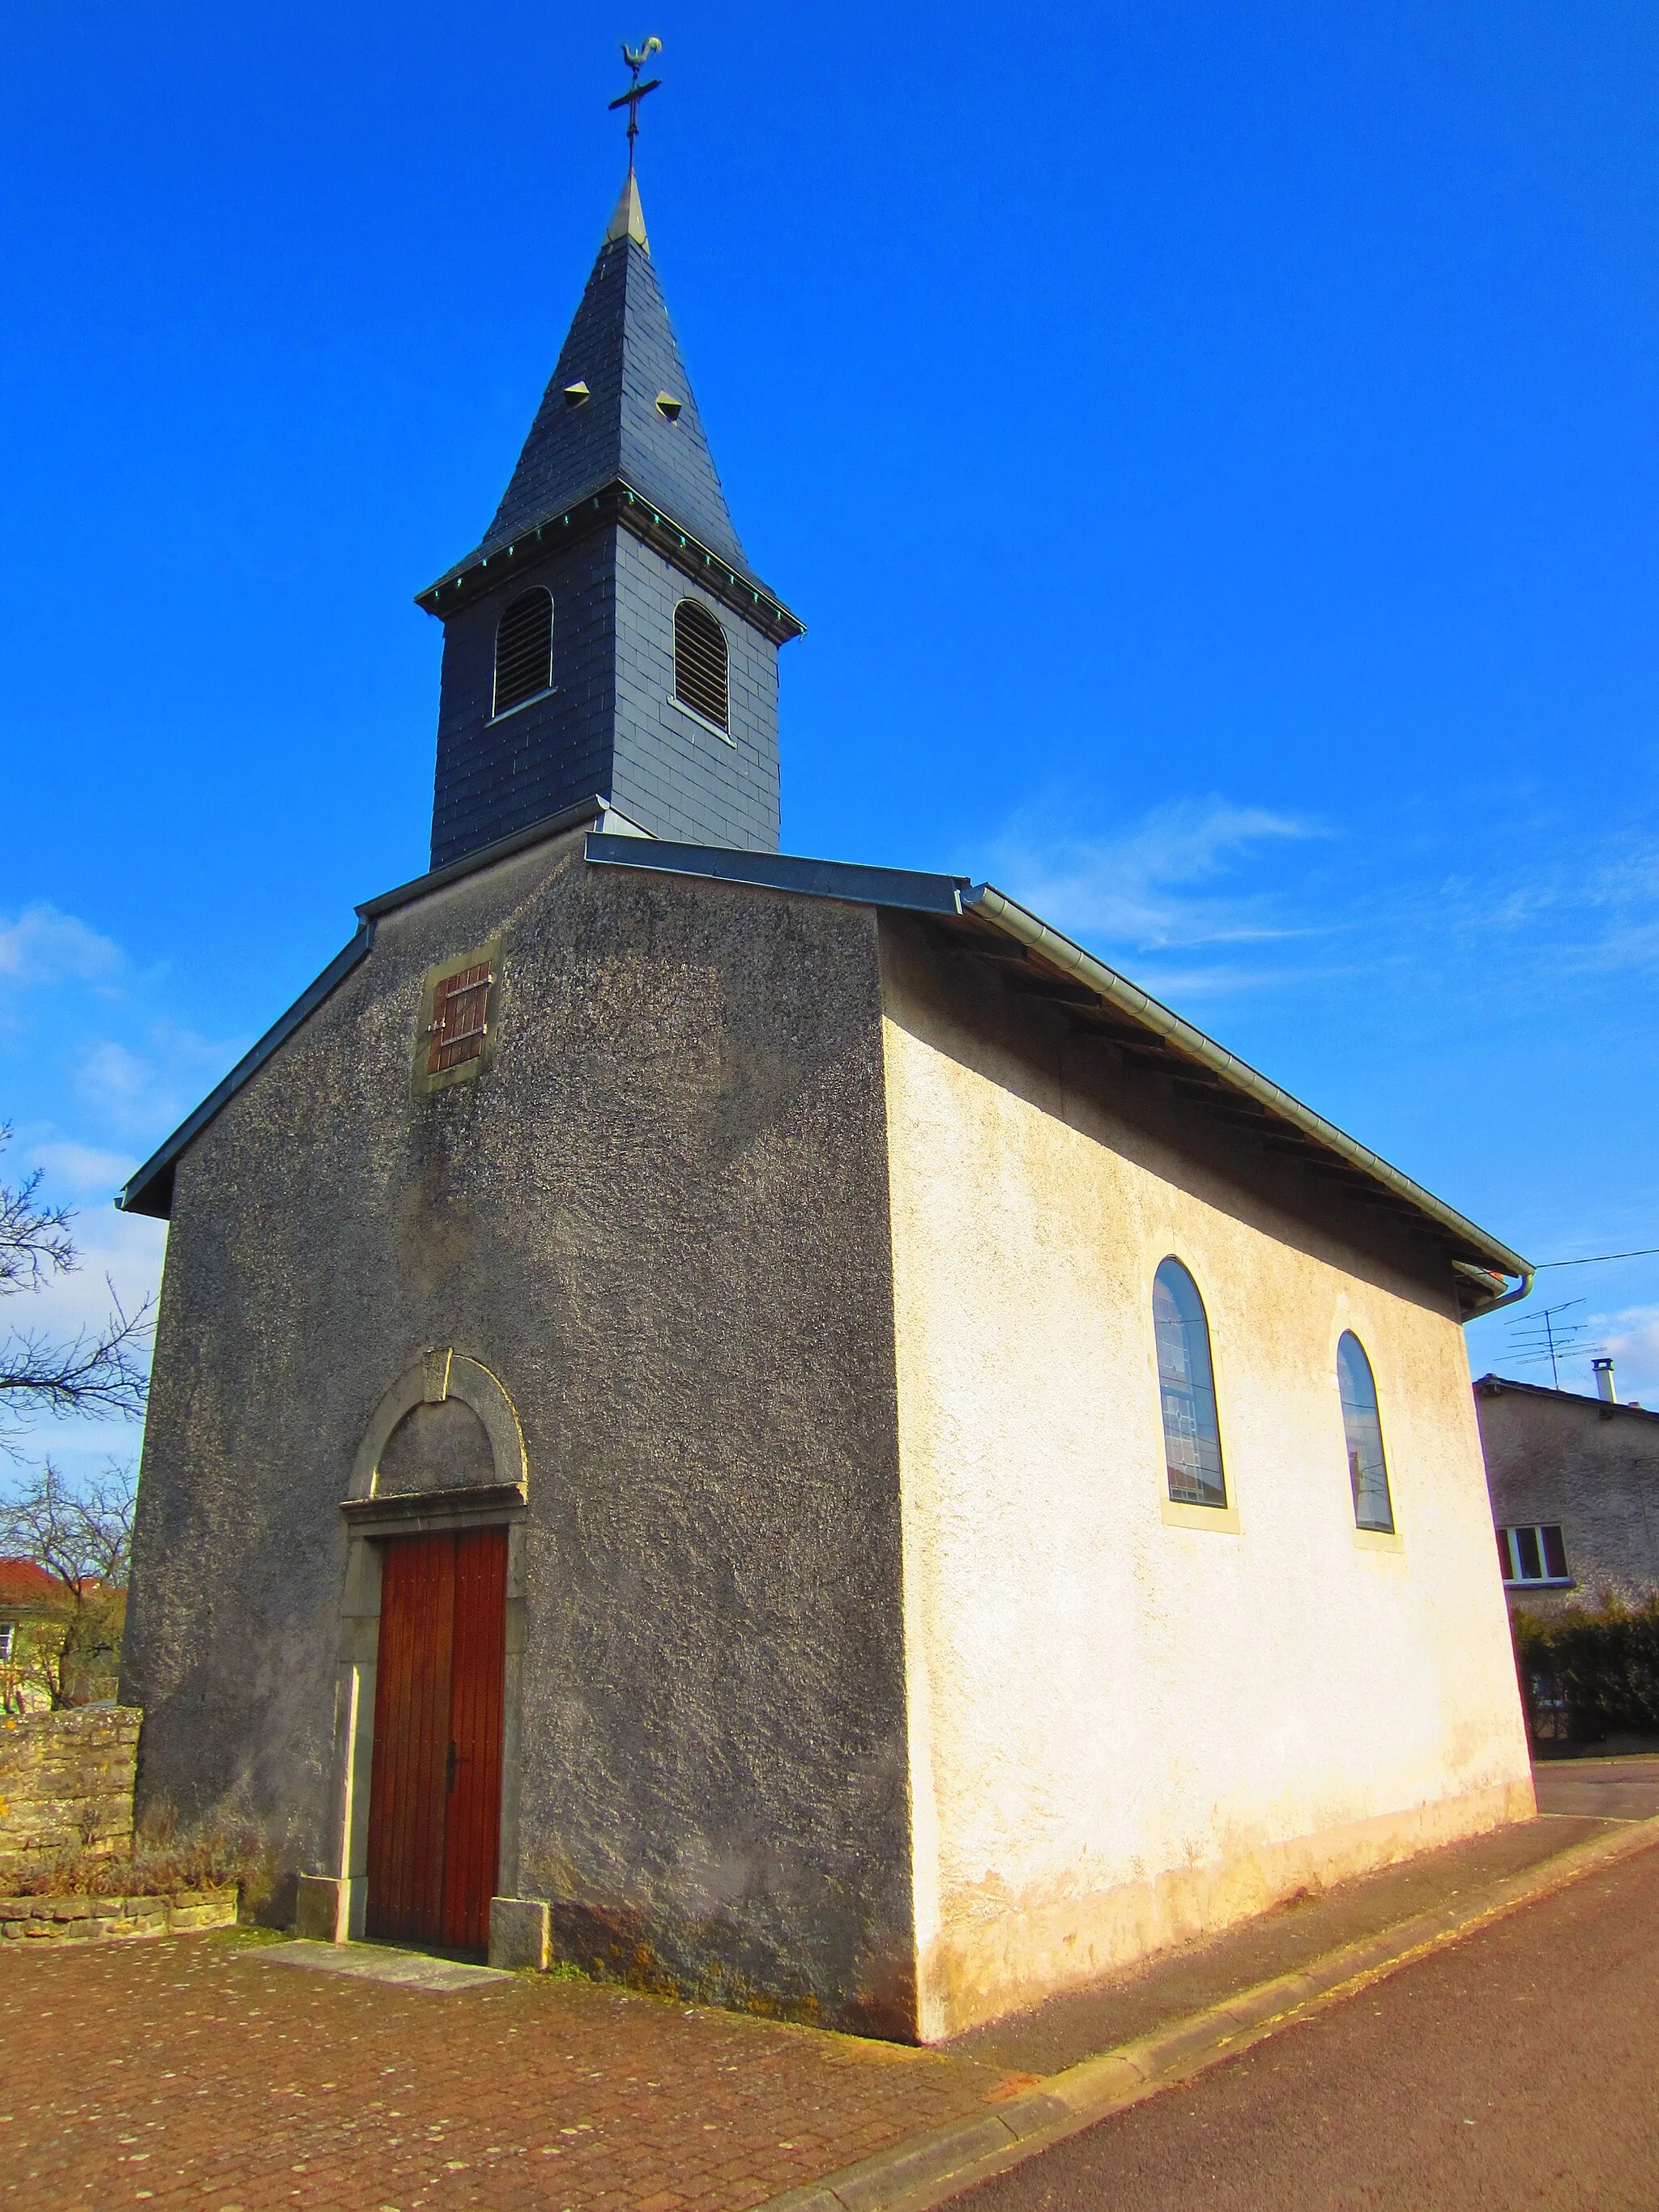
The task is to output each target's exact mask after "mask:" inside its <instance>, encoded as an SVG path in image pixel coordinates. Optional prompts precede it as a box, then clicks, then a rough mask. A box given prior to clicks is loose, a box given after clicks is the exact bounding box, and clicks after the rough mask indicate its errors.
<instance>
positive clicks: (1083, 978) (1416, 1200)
mask: <svg viewBox="0 0 1659 2212" xmlns="http://www.w3.org/2000/svg"><path fill="white" fill-rule="evenodd" d="M962 903H963V909H964V911H971V912H973V913H975V914H976V915H980V916H981V918H982V919H983V920H985V921H987V922H989V923H990V924H991V925H992V927H994V928H997V929H1000V930H1001V931H1003V932H1004V933H1006V935H1008V936H1010V937H1013V938H1016V939H1018V941H1019V942H1020V943H1021V944H1023V945H1027V946H1029V947H1030V949H1031V950H1032V951H1036V952H1039V953H1041V955H1042V957H1043V958H1044V959H1045V960H1048V961H1050V962H1052V963H1053V964H1054V966H1055V967H1056V968H1059V969H1062V970H1063V971H1064V972H1065V973H1066V974H1067V975H1073V976H1075V977H1076V979H1077V980H1078V981H1079V982H1080V983H1083V984H1085V985H1086V986H1087V987H1088V988H1089V989H1090V990H1091V991H1093V992H1094V993H1096V994H1097V996H1098V997H1099V998H1100V999H1101V1000H1103V1002H1104V1003H1105V1004H1106V1005H1108V1006H1112V1007H1114V1008H1115V1010H1116V1011H1117V1012H1120V1013H1122V1014H1126V1015H1127V1016H1128V1017H1129V1018H1131V1019H1132V1020H1133V1021H1136V1022H1138V1023H1139V1024H1141V1025H1142V1026H1143V1027H1145V1028H1147V1029H1150V1030H1152V1031H1153V1032H1154V1033H1155V1034H1156V1035H1158V1036H1161V1037H1164V1038H1165V1039H1166V1040H1167V1041H1168V1042H1170V1043H1171V1044H1173V1045H1175V1046H1176V1047H1177V1048H1179V1050H1180V1051H1181V1052H1182V1054H1184V1055H1185V1056H1186V1057H1187V1058H1188V1059H1189V1060H1196V1061H1197V1062H1198V1063H1199V1065H1200V1066H1203V1067H1207V1068H1208V1069H1209V1070H1210V1071H1211V1073H1212V1074H1214V1075H1217V1076H1218V1077H1219V1078H1220V1079H1221V1080H1222V1081H1223V1082H1224V1083H1225V1084H1226V1085H1228V1087H1229V1088H1230V1089H1231V1090H1234V1091H1243V1093H1244V1094H1245V1095H1246V1097H1250V1098H1253V1099H1255V1102H1256V1103H1257V1104H1258V1105H1261V1106H1264V1107H1266V1108H1267V1110H1268V1112H1269V1113H1271V1114H1273V1115H1277V1116H1278V1118H1279V1120H1281V1121H1288V1122H1289V1123H1290V1124H1291V1126H1292V1127H1294V1128H1297V1129H1298V1130H1300V1132H1301V1133H1302V1134H1303V1135H1304V1136H1305V1137H1309V1138H1310V1139H1312V1140H1313V1141H1314V1142H1315V1143H1316V1144H1317V1145H1319V1146H1321V1147H1322V1149H1323V1150H1325V1151H1327V1152H1334V1154H1335V1155H1336V1157H1337V1158H1339V1159H1340V1160H1342V1161H1343V1162H1344V1163H1345V1164H1346V1165H1347V1166H1349V1167H1352V1168H1357V1169H1358V1170H1360V1172H1361V1173H1363V1174H1364V1175H1366V1176H1369V1177H1370V1179H1371V1180H1372V1181H1373V1182H1378V1183H1380V1184H1381V1185H1382V1186H1383V1188H1384V1189H1385V1190H1387V1191H1389V1193H1390V1194H1392V1195H1393V1196H1394V1197H1395V1198H1399V1199H1402V1200H1405V1201H1406V1203H1407V1205H1409V1206H1412V1207H1413V1209H1414V1210H1415V1211H1416V1212H1419V1213H1420V1214H1422V1215H1423V1216H1425V1218H1426V1219H1427V1220H1428V1221H1430V1222H1431V1223H1432V1225H1434V1227H1435V1228H1436V1229H1437V1231H1439V1232H1440V1233H1441V1234H1442V1235H1443V1236H1449V1237H1452V1238H1453V1239H1454V1240H1455V1242H1456V1243H1459V1244H1461V1245H1462V1246H1464V1247H1465V1248H1466V1249H1467V1250H1468V1253H1469V1254H1470V1255H1471V1256H1473V1257H1474V1259H1475V1260H1476V1261H1479V1262H1480V1263H1481V1271H1482V1272H1484V1270H1485V1268H1486V1267H1488V1266H1490V1267H1493V1268H1494V1269H1496V1270H1497V1271H1498V1272H1500V1273H1502V1274H1504V1275H1506V1276H1508V1275H1516V1276H1519V1277H1521V1278H1522V1282H1523V1285H1524V1286H1525V1287H1526V1288H1530V1286H1531V1280H1532V1273H1533V1271H1532V1268H1531V1267H1530V1265H1529V1264H1528V1261H1525V1260H1523V1259H1522V1257H1521V1255H1520V1254H1519V1253H1517V1252H1512V1251H1510V1249H1509V1247H1508V1245H1506V1244H1500V1243H1498V1239H1497V1238H1496V1237H1492V1236H1490V1235H1489V1234H1488V1233H1487V1231H1486V1230H1484V1229H1482V1228H1480V1226H1479V1225H1478V1224H1476V1223H1475V1222H1473V1221H1471V1220H1469V1219H1468V1217H1467V1216H1466V1215H1464V1214H1462V1213H1459V1212H1457V1211H1456V1209H1455V1207H1454V1206H1448V1205H1446V1204H1445V1203H1444V1201H1443V1200H1440V1199H1437V1197H1435V1195H1434V1194H1433V1192H1432V1191H1428V1190H1425V1189H1424V1188H1423V1186H1422V1184H1421V1183H1419V1182H1413V1180H1412V1178H1411V1176H1408V1175H1406V1174H1405V1173H1403V1172H1402V1170H1401V1169H1399V1168H1397V1167H1395V1166H1393V1165H1391V1164H1390V1163H1389V1161H1387V1160H1385V1159H1384V1158H1383V1157H1382V1155H1381V1154H1380V1153H1377V1152H1372V1151H1371V1150H1370V1147H1369V1146H1366V1145H1362V1144H1361V1143H1360V1142H1359V1141H1358V1139H1357V1138H1355V1137H1351V1136H1349V1135H1348V1134H1347V1133H1346V1131H1345V1130H1342V1129H1339V1128H1338V1127H1337V1126H1336V1124H1335V1122H1334V1121H1327V1120H1326V1119H1325V1117H1324V1115H1322V1114H1316V1113H1315V1111H1314V1109H1312V1107H1311V1106H1304V1104H1303V1103H1302V1101H1301V1100H1300V1099H1299V1098H1297V1097H1292V1095H1291V1092H1290V1091H1284V1090H1281V1089H1280V1087H1279V1085H1278V1084H1276V1083H1274V1082H1272V1081H1270V1080H1269V1079H1268V1078H1267V1076H1265V1075H1261V1074H1259V1073H1257V1071H1256V1070H1255V1068H1253V1067H1252V1066H1249V1063H1248V1062H1247V1061H1245V1060H1240V1059H1239V1058H1238V1056H1237V1054H1235V1053H1231V1052H1229V1051H1228V1050H1227V1049H1226V1048H1225V1045H1218V1044H1217V1043H1216V1042H1215V1041H1214V1039H1213V1038H1212V1037H1207V1036H1205V1034H1204V1032H1203V1030H1199V1029H1194V1027H1193V1025H1192V1024H1191V1023H1190V1022H1187V1021H1183V1020H1182V1018H1181V1016H1180V1015H1179V1014H1177V1013H1175V1012H1171V1010H1170V1008H1169V1007H1168V1006H1163V1005H1161V1004H1160V1003H1159V1001H1158V1000H1156V999H1154V998H1153V997H1152V995H1151V994H1150V993H1149V992H1146V991H1143V990H1142V989H1141V988H1140V987H1139V984H1136V983H1132V982H1130V981H1129V980H1128V978H1127V976H1126V975H1119V974H1118V972H1117V970H1116V969H1115V968H1109V967H1108V966H1107V965H1106V963H1105V962H1104V961H1103V960H1097V959H1096V958H1095V957H1094V955H1093V954H1092V953H1090V952H1085V951H1084V950H1083V948H1082V946H1081V945H1073V942H1072V940H1071V939H1070V938H1068V937H1062V936H1061V935H1060V932H1059V931H1058V930H1056V929H1054V928H1051V927H1049V925H1048V923H1047V922H1046V921H1042V920H1041V919H1040V918H1039V917H1038V916H1037V915H1034V914H1032V913H1030V911H1029V910H1028V909H1027V908H1024V907H1023V906H1021V905H1020V904H1019V902H1018V900H1016V899H1011V898H1010V897H1009V896H1007V894H1006V892H1005V891H1000V890H997V888H996V886H995V885H994V884H975V885H974V886H973V887H972V888H971V889H970V890H968V891H966V892H964V894H963V902H962ZM1519 1295H1524V1291H1502V1293H1501V1297H1499V1296H1493V1297H1490V1298H1488V1299H1486V1300H1485V1301H1483V1302H1482V1304H1480V1306H1479V1307H1478V1308H1476V1309H1475V1310H1473V1311H1472V1312H1471V1313H1470V1314H1469V1315H1468V1318H1469V1319H1470V1320H1474V1319H1475V1318H1476V1317H1477V1316H1478V1315H1479V1314H1480V1313H1489V1312H1491V1311H1492V1309H1493V1307H1494V1306H1496V1305H1497V1304H1500V1303H1503V1304H1510V1303H1511V1302H1512V1301H1513V1300H1514V1299H1515V1297H1517V1296H1519Z"/></svg>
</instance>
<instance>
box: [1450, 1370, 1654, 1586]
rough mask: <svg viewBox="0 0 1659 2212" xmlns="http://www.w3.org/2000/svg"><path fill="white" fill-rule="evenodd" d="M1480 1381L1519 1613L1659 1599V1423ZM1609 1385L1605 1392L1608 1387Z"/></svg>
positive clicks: (1492, 1379)
mask: <svg viewBox="0 0 1659 2212" xmlns="http://www.w3.org/2000/svg"><path fill="white" fill-rule="evenodd" d="M1597 1364H1598V1368H1599V1370H1600V1372H1599V1374H1598V1376H1597V1380H1598V1383H1601V1395H1598V1396H1596V1397H1594V1398H1589V1397H1585V1396H1583V1395H1581V1394H1580V1393H1578V1392H1577V1391H1574V1390H1553V1389H1547V1388H1546V1387H1544V1386H1543V1385H1542V1384H1540V1383H1512V1382H1511V1381H1510V1379H1509V1377H1508V1376H1500V1375H1483V1376H1481V1377H1480V1381H1479V1382H1478V1383H1476V1384H1475V1386H1474V1399H1475V1411H1476V1413H1477V1414H1478V1416H1479V1418H1480V1443H1481V1449H1482V1450H1483V1451H1484V1453H1485V1455H1486V1485H1487V1488H1488V1489H1489V1491H1490V1492H1491V1494H1492V1520H1493V1523H1494V1525H1495V1527H1496V1528H1497V1531H1498V1560H1499V1563H1500V1566H1501V1568H1502V1572H1503V1578H1504V1588H1505V1589H1507V1591H1508V1592H1509V1597H1510V1604H1511V1606H1516V1605H1522V1606H1525V1607H1527V1608H1528V1611H1530V1612H1534V1613H1560V1612H1563V1611H1565V1609H1566V1607H1569V1606H1574V1605H1577V1606H1595V1605H1600V1604H1601V1602H1602V1601H1603V1600H1604V1599H1605V1598H1607V1597H1615V1598H1619V1599H1620V1600H1622V1601H1624V1602H1625V1603H1626V1604H1629V1605H1642V1604H1644V1603H1646V1602H1647V1601H1649V1600H1650V1599H1651V1598H1653V1597H1655V1596H1656V1595H1659V1413H1650V1412H1649V1411H1648V1410H1647V1409H1646V1408H1645V1407H1641V1406H1637V1405H1620V1403H1619V1401H1617V1399H1616V1398H1615V1397H1614V1396H1613V1366H1612V1363H1611V1361H1608V1362H1607V1363H1605V1364H1603V1363H1601V1362H1598V1363H1597ZM1604 1377H1605V1381H1603V1379H1602V1378H1604Z"/></svg>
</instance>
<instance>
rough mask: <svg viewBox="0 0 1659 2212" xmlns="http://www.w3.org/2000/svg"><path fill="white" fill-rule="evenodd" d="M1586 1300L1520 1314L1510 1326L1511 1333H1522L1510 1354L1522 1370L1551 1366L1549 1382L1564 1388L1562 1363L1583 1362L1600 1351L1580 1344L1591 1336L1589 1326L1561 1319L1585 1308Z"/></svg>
mask: <svg viewBox="0 0 1659 2212" xmlns="http://www.w3.org/2000/svg"><path fill="white" fill-rule="evenodd" d="M1583 1303H1584V1301H1583V1298H1567V1299H1565V1300H1564V1301H1563V1303H1562V1304H1560V1305H1559V1306H1541V1307H1540V1308H1539V1309H1538V1310H1537V1312H1536V1313H1529V1314H1521V1315H1518V1316H1516V1319H1515V1320H1514V1321H1512V1322H1510V1323H1509V1324H1508V1326H1509V1327H1510V1328H1511V1329H1517V1330H1519V1331H1520V1332H1521V1334H1519V1335H1517V1336H1516V1340H1515V1350H1514V1352H1513V1353H1512V1354H1511V1357H1512V1358H1514V1360H1515V1362H1516V1365H1517V1366H1521V1367H1531V1366H1541V1365H1542V1364H1543V1363H1544V1361H1545V1360H1548V1362H1549V1364H1550V1382H1551V1383H1552V1384H1553V1387H1554V1388H1555V1389H1558V1390H1559V1389H1560V1388H1561V1362H1562V1361H1563V1360H1564V1359H1569V1358H1571V1359H1582V1358H1584V1357H1585V1356H1586V1354H1587V1353H1589V1352H1594V1351H1595V1350H1596V1349H1597V1346H1595V1345H1593V1344H1581V1343H1580V1342H1579V1339H1580V1337H1582V1336H1585V1335H1587V1334H1589V1325H1588V1323H1586V1322H1582V1321H1561V1320H1559V1319H1558V1316H1559V1315H1561V1314H1565V1313H1571V1311H1572V1310H1573V1308H1574V1307H1575V1306H1582V1305H1583Z"/></svg>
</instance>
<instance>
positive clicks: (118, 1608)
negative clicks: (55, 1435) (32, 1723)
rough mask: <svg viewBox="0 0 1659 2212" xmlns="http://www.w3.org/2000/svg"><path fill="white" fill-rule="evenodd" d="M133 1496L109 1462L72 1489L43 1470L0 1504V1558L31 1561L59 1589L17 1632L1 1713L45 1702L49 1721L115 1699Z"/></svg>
mask: <svg viewBox="0 0 1659 2212" xmlns="http://www.w3.org/2000/svg"><path fill="white" fill-rule="evenodd" d="M136 1494H137V1484H136V1480H135V1478H134V1475H133V1471H132V1469H131V1468H130V1467H121V1466H118V1465H117V1464H116V1463H115V1462H111V1463H110V1465H109V1466H108V1467H107V1468H106V1469H105V1471H104V1473H103V1474H101V1475H90V1476H84V1477H82V1478H81V1479H80V1480H70V1478H69V1477H67V1476H65V1475H63V1474H59V1473H58V1469H57V1468H55V1467H53V1466H52V1463H51V1462H50V1461H48V1462H47V1463H46V1466H45V1467H43V1468H41V1469H40V1473H39V1474H37V1475H35V1476H34V1477H33V1479H32V1480H30V1481H29V1482H28V1483H27V1485H26V1486H25V1487H24V1488H23V1489H22V1490H21V1491H19V1492H17V1494H16V1495H15V1497H13V1498H0V1555H3V1556H5V1557H7V1558H10V1559H28V1560H32V1561H33V1564H34V1565H36V1566H38V1567H42V1568H44V1569H45V1570H46V1573H47V1574H49V1575H50V1576H51V1577H52V1580H53V1581H54V1582H55V1583H57V1584H58V1595H57V1596H56V1597H55V1598H52V1599H51V1600H48V1601H45V1602H43V1603H42V1604H40V1605H38V1606H35V1607H32V1608H31V1609H30V1611H29V1612H28V1613H27V1615H26V1617H25V1618H24V1620H22V1621H21V1624H20V1626H19V1628H18V1631H17V1633H16V1636H15V1638H14V1639H13V1645H12V1650H11V1652H10V1654H9V1662H8V1664H7V1665H6V1667H5V1668H3V1669H0V1708H3V1709H4V1710H5V1711H8V1712H10V1713H19V1712H24V1711H29V1710H30V1709H31V1706H32V1705H33V1704H38V1703H39V1701H40V1699H42V1698H44V1699H45V1701H46V1703H47V1704H48V1705H50V1706H51V1707H52V1710H53V1711H61V1710H62V1709H63V1708H64V1707H65V1706H69V1705H82V1704H84V1703H85V1702H86V1700H87V1699H88V1698H90V1697H94V1696H97V1695H100V1694H106V1695H113V1694H114V1689H115V1684H116V1678H117V1677H118V1674H119V1672H120V1665H121V1637H122V1632H123V1629H124V1627H125V1620H126V1595H127V1592H126V1585H127V1577H128V1574H129V1571H130V1570H131V1563H132V1513H133V1504H134V1499H135V1497H136Z"/></svg>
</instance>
